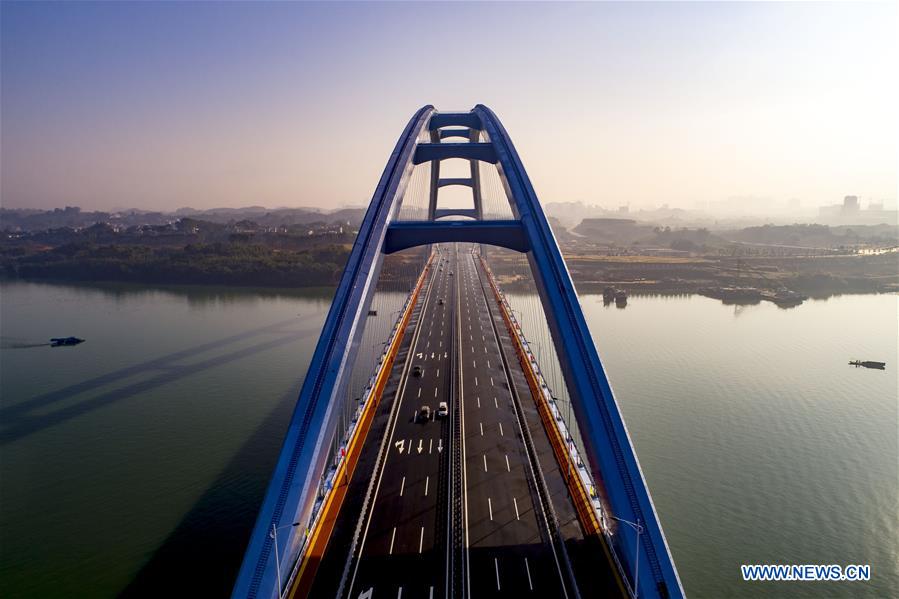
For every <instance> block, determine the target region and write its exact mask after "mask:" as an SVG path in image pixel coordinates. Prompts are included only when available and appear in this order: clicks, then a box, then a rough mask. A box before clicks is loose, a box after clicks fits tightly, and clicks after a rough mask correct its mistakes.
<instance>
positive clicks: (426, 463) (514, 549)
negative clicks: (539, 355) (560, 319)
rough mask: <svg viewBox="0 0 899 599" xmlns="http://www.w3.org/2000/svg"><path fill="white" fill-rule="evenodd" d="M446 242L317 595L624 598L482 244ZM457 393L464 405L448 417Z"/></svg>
mask: <svg viewBox="0 0 899 599" xmlns="http://www.w3.org/2000/svg"><path fill="white" fill-rule="evenodd" d="M438 249H439V251H440V255H439V260H436V261H435V262H434V268H433V269H432V273H431V275H430V276H429V279H428V281H427V282H426V288H425V290H424V291H423V293H422V294H421V296H420V300H419V305H418V306H416V308H415V312H414V313H413V322H412V323H411V324H412V326H410V327H409V330H408V331H407V333H406V335H405V338H404V339H403V343H402V346H401V348H400V353H399V355H398V356H397V359H396V361H395V363H394V367H393V372H392V373H391V377H390V380H389V382H388V385H387V388H386V389H385V393H384V399H383V401H382V403H381V405H380V406H379V409H378V413H377V414H376V416H375V419H374V422H373V425H372V429H371V431H370V432H369V435H368V438H367V439H366V445H365V448H364V450H363V453H362V457H361V458H360V461H359V463H358V465H357V466H356V470H355V474H354V476H353V478H352V479H351V480H350V482H349V489H348V495H347V497H348V499H347V501H346V502H345V504H344V506H343V509H342V510H341V514H340V516H339V517H338V520H337V524H336V526H335V529H334V532H333V534H332V536H331V540H330V543H329V545H328V549H327V551H326V553H325V555H324V557H323V560H322V563H321V565H320V567H319V568H318V571H317V575H316V578H315V580H314V584H313V588H312V593H311V595H312V596H316V597H319V596H320V597H333V596H335V593H336V592H337V589H338V588H340V586H341V583H343V596H344V597H352V598H356V597H360V596H366V595H365V594H366V593H367V592H368V591H371V594H370V595H367V596H369V597H371V598H372V599H377V598H378V597H390V598H393V597H399V596H402V597H429V598H431V597H445V596H447V594H448V593H449V591H450V588H451V585H452V584H454V580H455V584H456V586H457V588H456V589H455V590H456V592H455V593H453V594H454V595H456V596H461V593H460V591H462V589H461V588H458V586H462V587H464V591H465V595H466V596H469V597H480V596H484V595H494V596H495V595H499V596H510V597H511V596H520V595H531V596H535V597H537V596H539V597H563V596H569V597H573V596H577V595H578V594H580V595H582V596H595V595H597V594H602V595H610V596H615V595H616V594H619V590H618V587H617V585H616V583H615V578H614V574H613V569H612V567H611V566H610V565H609V564H608V562H607V560H606V558H605V554H604V552H603V550H602V548H601V546H600V545H599V542H600V541H599V540H598V539H597V538H595V537H590V538H586V539H585V536H584V534H583V531H582V529H581V526H580V524H579V522H578V519H577V512H576V510H575V507H574V505H573V504H572V502H571V500H570V498H569V497H568V490H567V486H566V483H565V477H564V473H562V472H561V471H560V468H559V466H558V463H557V462H556V459H555V456H554V453H553V450H552V447H551V445H550V441H549V439H548V437H547V435H546V432H545V430H544V429H543V426H542V424H541V420H540V417H539V414H538V413H537V408H536V405H535V403H534V401H533V400H532V398H531V395H530V389H529V387H528V384H527V380H526V379H525V375H524V372H523V371H522V368H521V365H520V364H519V362H518V360H517V359H516V357H515V351H514V349H513V343H512V340H511V339H510V337H509V333H508V330H507V329H506V327H505V325H504V323H503V320H502V317H501V314H500V312H499V307H498V305H497V303H496V299H495V297H494V295H493V294H492V293H491V292H490V287H489V283H488V282H487V281H486V275H485V273H484V271H483V269H482V268H481V267H480V265H479V263H478V261H477V259H476V257H475V256H474V255H473V254H472V253H471V250H472V249H473V246H469V245H463V244H457V245H450V246H442V247H439V248H438ZM415 366H419V367H421V374H420V376H416V375H415V374H414V373H413V367H415ZM444 401H445V402H447V403H448V404H449V407H450V410H451V413H450V415H449V416H448V417H445V418H437V417H436V416H435V414H434V412H435V411H436V410H437V407H438V405H439V403H440V402H444ZM423 405H427V406H429V407H430V409H431V416H430V418H429V419H428V420H427V421H426V422H421V421H420V418H419V412H420V408H421V407H422V406H423ZM454 426H459V427H461V429H460V431H459V432H460V435H459V438H460V439H461V447H456V448H454V449H457V450H458V451H460V452H461V453H460V456H461V459H460V460H459V462H458V463H459V464H461V465H462V467H461V468H460V467H455V468H454V467H453V466H452V464H453V461H452V457H451V451H450V440H451V438H452V437H453V435H452V434H451V433H452V432H453V431H452V430H451V429H452V427H454ZM382 449H383V453H379V452H380V451H381V450H382ZM454 480H455V481H457V482H459V483H460V485H459V488H461V489H463V492H462V497H460V498H456V499H458V501H453V499H454V496H453V482H454ZM367 497H368V498H369V501H368V503H366V498H367ZM454 506H457V507H456V508H455V509H458V510H461V511H462V512H463V513H462V514H459V516H460V518H459V521H460V522H461V523H462V526H461V528H462V529H463V530H461V531H460V530H455V529H456V528H458V525H456V526H453V525H452V524H451V523H452V522H453V515H454ZM454 534H455V535H458V536H456V537H455V538H456V539H458V540H460V541H461V543H462V550H461V552H459V553H458V557H457V554H456V552H455V551H454V544H453V540H454ZM354 538H355V539H356V541H357V544H356V545H355V547H354V544H353V541H354ZM454 573H456V579H454V578H453V575H454ZM460 573H461V575H460Z"/></svg>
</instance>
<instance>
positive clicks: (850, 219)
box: [818, 196, 899, 225]
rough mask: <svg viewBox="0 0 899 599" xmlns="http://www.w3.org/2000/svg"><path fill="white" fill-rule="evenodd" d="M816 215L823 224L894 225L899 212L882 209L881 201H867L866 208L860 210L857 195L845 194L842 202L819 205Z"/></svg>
mask: <svg viewBox="0 0 899 599" xmlns="http://www.w3.org/2000/svg"><path fill="white" fill-rule="evenodd" d="M818 216H819V218H820V220H821V222H822V223H823V224H832V225H879V224H891V225H895V224H897V217H899V213H897V211H896V210H884V206H883V202H877V203H875V202H869V203H868V209H867V210H862V209H861V207H860V206H859V201H858V196H845V197H844V198H843V203H842V204H832V205H830V206H821V208H820V209H819V210H818Z"/></svg>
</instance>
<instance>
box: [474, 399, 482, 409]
mask: <svg viewBox="0 0 899 599" xmlns="http://www.w3.org/2000/svg"><path fill="white" fill-rule="evenodd" d="M475 399H476V400H478V407H479V408H480V407H481V398H480V397H475Z"/></svg>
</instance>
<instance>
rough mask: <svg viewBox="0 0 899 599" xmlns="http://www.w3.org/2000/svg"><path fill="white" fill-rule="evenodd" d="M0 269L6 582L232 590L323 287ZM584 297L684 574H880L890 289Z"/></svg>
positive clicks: (894, 527) (20, 589) (0, 478)
mask: <svg viewBox="0 0 899 599" xmlns="http://www.w3.org/2000/svg"><path fill="white" fill-rule="evenodd" d="M0 292H2V304H0V327H2V328H0V334H2V349H0V396H2V404H0V585H2V586H0V595H2V596H4V597H23V596H34V597H53V596H60V597H61V596H66V597H73V596H93V597H96V596H100V597H103V596H114V595H117V594H125V595H132V596H139V595H155V596H162V595H168V594H170V593H171V588H172V587H171V584H172V582H173V581H174V580H178V581H179V584H181V583H182V581H186V582H184V583H183V584H186V585H187V586H188V588H190V589H192V590H193V592H194V593H202V594H203V595H205V596H217V595H219V596H224V595H227V593H228V589H229V588H230V584H231V582H232V580H233V576H234V574H235V569H236V567H237V566H238V565H239V561H240V558H241V555H242V551H243V548H244V543H245V541H246V536H247V534H248V532H249V527H251V526H252V524H253V521H254V518H255V512H256V508H257V507H258V503H259V501H260V499H261V494H262V492H263V491H264V488H265V485H266V483H267V477H268V475H269V472H270V470H271V468H272V465H273V463H274V459H275V456H276V454H277V451H278V448H279V447H280V441H281V436H282V435H283V431H284V426H285V424H286V421H287V419H288V418H289V417H290V412H291V409H292V405H293V402H294V400H295V398H296V393H297V390H298V388H299V385H300V383H301V381H302V377H303V375H304V373H305V369H306V365H307V363H308V361H309V359H310V357H311V352H312V350H313V348H314V344H315V342H316V340H317V338H318V333H319V329H320V327H321V323H322V321H323V320H324V316H325V314H326V312H327V309H328V305H329V302H330V294H331V292H330V291H328V290H322V291H319V290H314V291H308V290H307V291H284V292H273V291H260V290H241V291H233V290H218V289H208V288H204V289H201V288H172V289H158V288H157V289H147V288H141V287H123V286H108V287H102V288H98V287H73V286H59V285H45V284H32V283H18V282H17V283H2V285H0ZM582 303H583V307H584V310H585V313H586V315H587V319H588V321H589V323H590V326H591V328H592V330H593V333H594V336H595V339H596V340H597V343H598V344H599V347H600V354H601V356H602V358H603V360H604V363H605V364H606V368H607V371H608V373H609V376H610V378H611V380H612V384H613V387H614V389H615V391H616V394H617V397H618V400H619V403H620V404H621V407H622V410H623V412H624V414H625V417H626V419H627V423H628V426H629V428H630V431H631V434H632V436H633V439H634V443H635V446H636V448H637V453H638V455H639V457H640V461H641V463H642V466H643V470H644V474H645V475H646V478H647V480H648V482H649V484H650V488H651V491H652V494H653V498H654V500H655V504H656V508H657V510H658V512H659V515H660V517H661V519H662V523H663V526H664V528H665V532H666V534H667V537H668V541H669V544H670V546H671V550H672V553H673V554H674V557H675V560H676V562H677V565H678V568H679V570H680V572H681V576H682V579H683V582H684V585H685V588H686V590H687V593H688V594H689V595H690V596H692V597H731V596H756V595H765V596H771V597H792V596H803V597H821V596H824V597H855V596H867V597H884V596H895V594H896V592H897V589H899V571H897V570H899V567H897V563H899V523H897V522H899V519H897V509H899V505H897V489H899V481H897V478H899V463H897V460H899V458H897V455H899V448H897V438H899V435H897V427H899V414H897V380H896V375H895V372H896V370H895V368H896V366H897V341H896V335H897V329H899V326H897V297H896V296H890V295H880V296H871V295H867V296H844V297H838V298H832V299H830V300H827V301H814V302H807V303H806V304H804V305H802V306H800V307H798V308H795V309H791V310H781V309H778V308H776V307H775V306H773V305H771V304H761V305H758V306H750V307H745V308H737V309H735V308H734V307H732V306H724V305H722V304H721V303H719V302H717V301H715V300H710V299H706V298H701V297H667V298H666V297H636V298H632V299H631V301H630V303H629V305H628V307H627V308H626V309H624V310H619V309H616V308H615V307H614V306H611V307H604V306H603V304H602V301H601V297H598V296H584V297H583V298H582ZM68 335H75V336H79V337H83V338H86V339H87V342H86V343H84V344H82V345H80V346H77V347H73V348H49V347H46V346H35V347H30V346H32V345H37V344H39V343H43V342H45V341H46V340H47V339H48V338H50V337H55V336H68ZM854 358H859V359H874V360H883V361H886V362H888V366H887V368H888V369H887V370H886V371H883V372H881V371H873V370H865V369H855V368H851V367H849V366H848V365H847V364H846V362H847V361H848V360H849V359H854ZM741 563H824V564H830V563H837V564H848V563H870V564H871V565H872V571H873V581H872V582H871V583H867V584H859V583H855V584H849V583H843V584H828V585H822V584H811V583H806V584H759V583H755V584H749V583H742V582H741V581H740V577H739V565H740V564H741ZM190 581H193V582H190ZM166 591H168V592H166Z"/></svg>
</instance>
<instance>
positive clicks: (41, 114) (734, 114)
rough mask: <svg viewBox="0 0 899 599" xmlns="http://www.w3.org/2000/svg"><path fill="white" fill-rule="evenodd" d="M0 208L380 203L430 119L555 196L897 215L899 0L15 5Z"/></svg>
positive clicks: (7, 25)
mask: <svg viewBox="0 0 899 599" xmlns="http://www.w3.org/2000/svg"><path fill="white" fill-rule="evenodd" d="M0 10H2V15H0V20H2V36H0V37H2V42H0V44H2V47H0V50H2V63H0V64H2V72H0V75H2V81H0V84H2V88H0V96H2V97H0V100H2V114H0V116H2V121H0V126H2V134H0V141H2V154H0V165H2V173H0V175H2V179H0V185H2V197H0V202H2V205H3V206H5V207H58V206H64V205H80V206H82V207H84V208H101V209H109V208H112V207H139V208H145V209H174V208H178V207H181V206H187V205H189V206H193V207H197V208H207V207H213V206H242V205H251V204H261V205H265V206H270V207H275V206H320V207H337V206H340V205H344V204H363V203H366V202H368V200H369V198H370V197H371V193H372V191H373V189H374V186H375V184H376V182H377V180H378V177H379V175H380V172H381V170H382V169H383V167H384V164H385V162H386V160H387V157H388V155H389V153H390V150H391V149H392V147H393V145H394V144H395V142H396V139H397V136H398V135H399V133H400V132H401V130H402V128H403V127H404V126H405V124H406V122H407V120H408V119H409V117H410V116H411V115H412V113H413V112H414V111H415V110H416V109H417V108H419V107H420V106H421V105H423V104H427V103H431V104H434V105H435V106H436V107H437V108H438V109H460V108H461V109H468V108H470V107H471V106H473V105H474V104H477V103H484V104H487V105H488V106H490V107H491V108H493V109H494V110H495V111H496V112H497V114H498V115H499V117H500V118H501V119H502V120H503V122H504V124H505V125H506V128H507V129H508V130H509V132H510V134H511V135H512V138H513V140H514V141H515V143H516V146H517V148H518V151H519V153H520V154H521V156H522V158H523V160H524V163H525V166H526V167H527V169H528V171H529V173H530V175H531V179H532V180H533V182H534V185H535V188H536V190H537V193H538V195H539V196H540V198H541V199H542V200H543V202H551V201H584V202H588V203H600V204H603V205H608V206H617V205H619V204H623V203H628V202H629V203H630V204H631V205H632V206H642V205H653V204H661V203H665V202H667V203H669V204H671V205H672V206H683V207H693V206H695V205H697V204H698V203H702V202H714V201H718V200H723V199H726V198H727V197H730V196H756V197H763V198H774V199H783V200H786V199H788V198H799V199H800V200H801V202H802V203H803V205H817V204H831V203H836V202H839V201H841V198H842V196H843V195H846V194H858V195H860V196H862V198H863V201H866V200H867V199H868V198H873V199H877V200H886V201H887V202H888V203H892V202H895V198H896V194H897V168H899V151H897V137H899V135H897V134H899V120H897V110H896V106H899V86H897V73H899V59H897V56H899V48H897V35H896V28H897V9H896V3H893V2H886V3H882V4H862V3H845V4H834V3H826V4H825V3H799V4H784V3H696V4H692V3H663V4H655V3H627V4H625V3H622V4H617V3H595V4H586V3H581V4H563V3H531V4H512V3H500V4H486V3H464V4H463V3H450V4H425V3H397V4H386V3H365V4H350V3H336V4H335V3H329V4H312V3H302V4H301V3H250V2H245V3H186V2H171V3H153V2H144V3H110V2H98V3H75V2H66V3H61V2H60V3H38V2H22V3H10V2H3V3H2V9H0Z"/></svg>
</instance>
